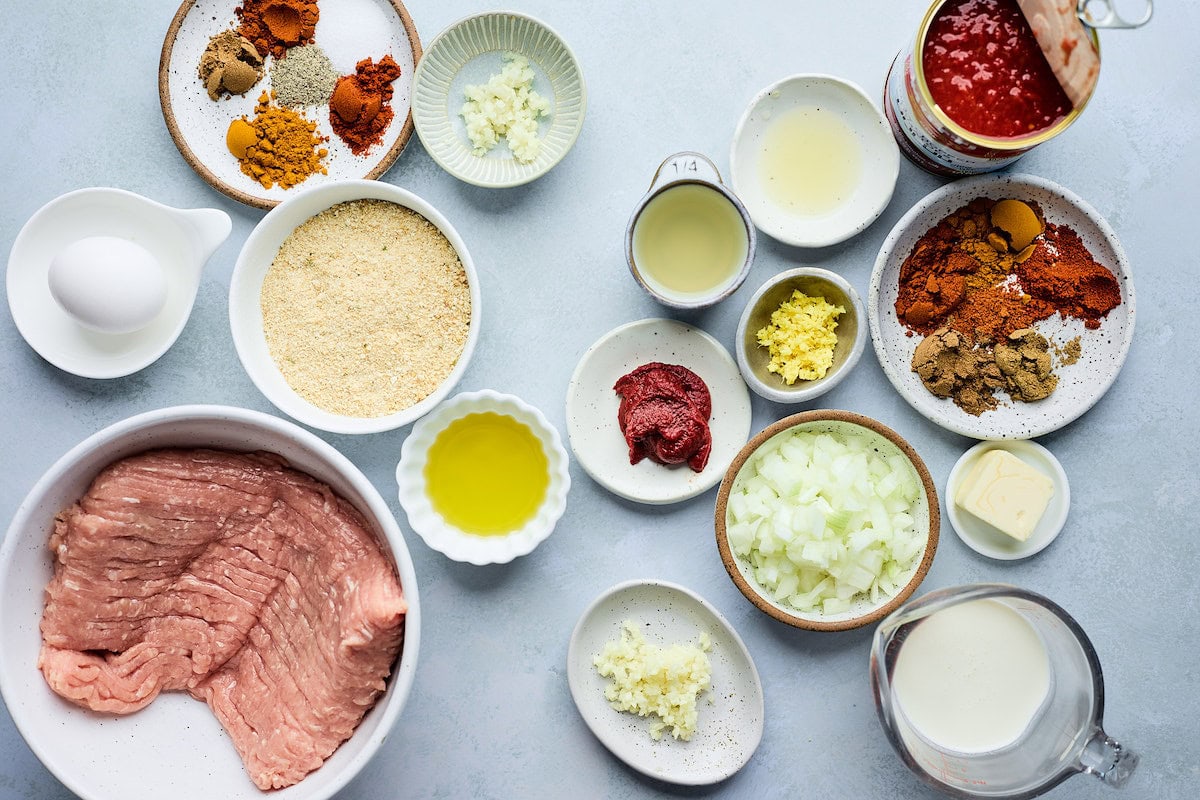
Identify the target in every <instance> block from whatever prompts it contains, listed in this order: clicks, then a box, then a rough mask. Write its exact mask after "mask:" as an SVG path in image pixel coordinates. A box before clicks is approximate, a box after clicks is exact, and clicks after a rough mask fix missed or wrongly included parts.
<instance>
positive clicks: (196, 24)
mask: <svg viewBox="0 0 1200 800" xmlns="http://www.w3.org/2000/svg"><path fill="white" fill-rule="evenodd" d="M240 5H241V3H239V2H237V1H236V0H184V2H183V4H182V5H181V6H180V7H179V10H178V11H177V12H176V13H175V18H174V19H173V20H172V21H171V26H170V28H168V30H167V36H166V39H165V41H164V42H163V49H162V58H161V60H160V61H159V72H158V96H159V101H160V103H161V104H162V110H163V117H164V118H165V119H166V122H167V129H168V130H169V131H170V133H171V138H172V139H174V140H175V145H176V147H178V148H179V152H180V153H181V154H182V155H183V158H184V160H185V161H187V162H188V164H189V165H190V166H191V167H192V169H194V170H196V172H197V174H199V175H200V177H202V178H203V179H204V180H205V181H207V182H208V184H209V185H210V186H212V187H213V188H214V189H216V190H217V191H219V192H222V193H224V194H226V195H228V196H229V197H232V198H233V199H234V200H237V201H239V202H242V203H246V204H247V205H252V206H257V207H258V208H271V207H272V206H274V205H276V204H277V203H280V202H282V201H283V200H286V199H287V198H289V197H291V196H292V195H294V194H296V192H297V191H298V190H300V189H301V188H306V187H310V186H320V185H322V184H326V183H330V182H333V181H336V180H343V179H346V178H378V177H379V176H381V175H383V173H385V172H387V170H388V169H389V168H390V167H391V166H392V164H394V163H395V161H396V159H397V158H398V157H399V156H400V153H401V151H403V150H404V146H405V144H407V143H408V140H409V138H410V137H411V136H412V131H413V123H412V114H411V111H410V106H411V98H412V82H413V72H414V71H415V68H416V63H417V60H418V59H420V57H421V41H420V39H419V38H418V37H417V29H416V26H415V25H413V21H412V18H411V17H409V15H408V11H407V10H406V9H405V8H404V4H403V3H402V2H400V0H338V1H337V2H336V3H322V4H321V6H320V17H319V18H318V20H317V27H316V33H315V34H314V36H313V40H314V42H315V43H316V44H318V45H320V46H321V49H323V50H324V51H325V54H326V55H327V56H329V60H330V62H331V63H332V64H333V68H334V69H335V70H337V72H338V74H339V75H348V74H350V73H352V72H354V66H355V64H357V63H358V62H359V61H361V60H363V59H365V58H371V59H373V60H374V61H375V62H376V63H378V62H379V60H380V59H381V58H383V57H384V56H385V55H390V56H391V57H392V58H393V59H394V60H395V61H396V63H397V64H398V65H399V66H400V77H399V78H397V79H396V80H395V81H394V82H393V83H392V90H393V94H392V99H391V103H390V105H391V107H392V111H393V113H394V114H395V116H394V117H393V118H392V122H391V124H390V125H389V126H388V128H387V130H386V131H385V132H384V135H383V141H382V142H381V143H379V144H377V145H374V146H373V147H372V148H371V149H370V150H368V151H367V152H366V153H364V154H363V155H360V156H356V155H354V153H353V152H352V151H351V150H350V147H349V146H348V145H347V144H346V143H345V142H343V141H342V140H341V138H340V137H339V136H338V135H337V134H336V133H334V132H333V127H332V126H331V125H330V123H329V106H328V105H321V106H311V107H309V108H302V109H297V110H298V111H300V112H301V113H302V114H303V115H304V116H305V117H306V118H307V119H308V120H309V121H310V122H316V123H317V131H316V132H317V133H318V134H320V135H321V136H327V137H329V141H327V142H325V143H324V145H323V146H324V147H325V149H326V150H328V151H329V155H328V156H326V157H325V160H324V164H325V167H326V169H327V171H328V173H329V174H328V175H322V174H319V173H317V174H314V175H310V176H309V177H308V178H307V179H306V180H305V181H304V182H303V183H301V184H299V185H298V186H295V187H293V188H291V189H283V188H281V187H280V186H278V185H275V186H273V187H272V188H270V189H265V188H263V186H262V185H260V184H259V183H258V182H256V181H254V180H251V178H250V177H249V176H248V175H245V174H244V173H243V172H242V170H241V167H240V165H239V162H238V160H237V159H236V158H234V157H233V155H232V154H231V153H230V152H229V148H228V147H226V145H225V134H226V132H227V131H228V129H229V123H230V122H232V121H233V120H234V119H237V118H238V117H241V116H245V117H247V118H248V119H253V118H254V106H255V105H256V104H257V102H258V98H259V96H260V95H261V94H262V93H263V92H264V91H270V89H271V75H270V71H271V66H272V64H273V63H274V60H275V59H274V56H266V54H265V53H264V54H262V55H264V56H266V59H265V61H266V63H265V65H264V66H265V67H266V74H265V75H263V78H262V80H260V81H259V82H258V83H257V84H255V85H254V86H253V87H252V88H251V89H250V90H249V91H248V92H246V94H244V95H241V96H237V95H235V96H233V97H228V98H223V99H221V100H217V101H213V100H210V99H209V98H208V93H207V92H206V91H205V90H204V85H203V83H202V82H201V80H200V77H199V75H198V73H197V67H198V65H199V63H200V57H201V55H202V54H203V53H204V48H205V47H206V46H207V45H208V40H209V39H210V38H211V37H212V36H214V35H216V34H218V33H220V32H221V31H224V30H228V29H230V28H237V26H238V19H237V17H236V16H235V15H234V13H233V12H234V9H235V8H238V7H239V6H240Z"/></svg>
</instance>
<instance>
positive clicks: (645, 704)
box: [593, 620, 712, 741]
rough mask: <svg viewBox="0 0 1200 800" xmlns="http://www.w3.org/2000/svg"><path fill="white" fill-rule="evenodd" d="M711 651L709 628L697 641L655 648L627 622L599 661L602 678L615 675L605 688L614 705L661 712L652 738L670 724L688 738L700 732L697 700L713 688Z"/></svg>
mask: <svg viewBox="0 0 1200 800" xmlns="http://www.w3.org/2000/svg"><path fill="white" fill-rule="evenodd" d="M709 649H711V645H710V643H709V639H708V634H707V633H703V632H702V633H701V634H700V639H699V642H698V643H697V644H694V645H692V644H673V645H671V646H670V647H665V648H664V647H655V646H654V645H652V644H649V643H647V642H646V639H645V637H643V636H642V634H641V632H640V631H639V630H638V629H637V626H636V625H634V623H633V622H632V621H630V620H625V621H624V622H622V623H621V638H620V639H619V640H618V641H612V642H608V643H607V644H605V645H604V650H603V651H602V652H601V653H600V655H598V656H596V658H595V660H594V662H593V663H594V664H595V666H596V669H597V670H598V671H599V672H600V675H601V676H602V677H605V678H612V683H610V684H609V685H608V686H607V687H605V689H604V697H605V698H606V699H607V700H608V702H609V705H611V706H612V707H613V708H615V709H616V710H617V711H629V712H632V713H634V714H637V715H638V716H639V717H646V716H650V715H651V714H653V715H655V716H657V717H658V718H659V719H657V720H654V721H652V722H651V723H650V737H651V738H652V739H654V740H656V741H657V740H659V739H661V738H662V734H663V731H664V730H666V729H667V728H670V729H671V735H672V736H673V737H675V738H676V739H683V740H684V741H688V740H689V739H691V738H692V734H693V733H695V732H696V699H697V698H698V697H699V696H700V693H701V692H704V691H705V690H707V689H709V688H710V687H711V686H712V667H711V665H710V664H709V661H708V656H707V655H706V651H708V650H709Z"/></svg>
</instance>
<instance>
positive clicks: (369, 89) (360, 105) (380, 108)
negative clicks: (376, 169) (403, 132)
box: [329, 55, 400, 156]
mask: <svg viewBox="0 0 1200 800" xmlns="http://www.w3.org/2000/svg"><path fill="white" fill-rule="evenodd" d="M399 77H400V65H399V64H397V63H396V62H395V60H394V59H393V58H392V57H391V56H390V55H389V56H384V57H383V58H381V59H380V60H379V63H378V64H375V63H373V62H372V60H371V59H369V58H365V59H363V60H362V61H360V62H358V64H357V65H356V66H355V68H354V73H353V74H351V75H343V76H342V77H341V78H339V79H338V82H337V85H336V86H335V87H334V88H333V96H332V97H330V98H329V122H330V124H331V125H332V126H333V131H334V133H336V134H337V135H338V136H339V137H341V139H342V141H343V142H345V143H346V144H347V145H348V146H349V147H350V150H351V152H353V153H354V155H356V156H360V155H362V154H364V153H366V152H367V151H368V150H370V149H371V147H372V146H373V145H377V144H379V143H380V142H382V141H383V134H384V132H386V131H387V129H388V125H390V124H391V122H392V116H393V112H392V106H391V104H390V101H391V99H392V93H393V89H392V81H394V80H396V79H397V78H399Z"/></svg>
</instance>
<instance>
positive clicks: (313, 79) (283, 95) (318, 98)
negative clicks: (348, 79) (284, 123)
mask: <svg viewBox="0 0 1200 800" xmlns="http://www.w3.org/2000/svg"><path fill="white" fill-rule="evenodd" d="M337 79H338V73H337V70H335V69H334V68H333V64H332V63H330V61H329V56H327V55H325V51H324V50H322V49H321V46H320V45H317V44H307V45H304V46H303V47H293V48H291V49H289V50H288V51H287V54H286V55H284V57H283V58H281V59H279V60H277V61H275V63H274V65H273V66H272V67H271V88H272V89H274V90H275V99H276V100H278V101H279V102H280V103H282V104H283V105H285V106H291V107H292V108H296V107H299V106H322V105H325V104H327V103H328V102H329V96H330V95H332V94H333V87H334V85H335V84H336V83H337Z"/></svg>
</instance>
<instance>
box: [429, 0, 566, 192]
mask: <svg viewBox="0 0 1200 800" xmlns="http://www.w3.org/2000/svg"><path fill="white" fill-rule="evenodd" d="M506 52H512V53H519V54H520V55H523V56H525V57H526V58H528V59H529V64H530V66H531V67H533V71H534V76H535V77H534V82H533V89H534V91H536V92H537V93H538V94H540V95H542V96H543V97H546V98H547V99H548V100H550V116H549V117H548V118H547V117H542V118H541V120H540V121H539V126H538V137H539V138H540V139H541V141H542V146H541V151H540V152H539V153H538V156H537V158H535V159H534V160H533V161H532V162H530V163H528V164H522V163H520V162H519V161H517V160H516V159H514V158H513V157H512V154H511V153H510V152H509V150H508V147H507V145H506V143H505V141H504V140H503V139H501V141H500V143H499V144H498V145H497V146H496V147H494V148H493V149H492V150H491V151H490V152H488V153H487V155H484V156H476V155H474V154H473V153H472V152H471V142H470V140H469V139H468V138H467V134H466V125H465V123H464V122H463V119H462V117H461V116H459V113H458V112H459V109H460V108H462V105H463V102H464V101H465V99H466V98H465V96H464V92H465V90H466V87H467V86H471V85H476V84H483V83H487V81H488V79H489V78H490V77H491V76H492V75H494V74H496V73H498V72H499V71H500V68H501V66H502V64H503V54H504V53H506ZM586 109H587V89H586V87H585V86H584V83H583V72H582V71H581V70H580V68H579V62H578V61H577V60H576V59H575V54H574V53H572V52H571V48H569V47H567V45H566V43H565V42H564V41H563V40H562V39H561V38H560V37H559V35H558V34H557V33H555V32H554V31H553V30H552V29H551V28H550V26H548V25H546V23H544V22H542V21H540V20H537V19H534V18H533V17H530V16H527V15H525V14H519V13H516V12H513V11H489V12H485V13H482V14H472V15H471V16H469V17H465V18H464V19H460V20H459V21H458V22H455V23H454V24H452V25H450V26H449V27H448V28H446V30H444V31H442V32H441V33H439V34H438V35H437V36H436V37H435V38H434V40H433V41H432V42H431V43H430V45H429V47H428V49H426V51H425V55H424V56H422V58H421V61H420V63H419V64H417V71H416V73H415V74H414V75H413V120H414V122H415V123H416V127H417V135H418V136H419V137H420V138H421V144H423V145H424V146H425V149H426V150H427V151H428V152H429V155H430V156H431V157H432V158H433V160H434V161H436V162H437V163H438V164H439V165H440V166H441V167H442V169H444V170H446V171H447V172H449V173H450V174H451V175H453V176H454V177H456V178H458V179H459V180H462V181H465V182H467V183H471V184H474V185H476V186H483V187H487V188H497V189H498V188H504V187H508V186H520V185H521V184H524V183H529V182H530V181H532V180H535V179H537V178H540V177H541V176H542V175H545V174H546V173H547V172H549V171H550V169H551V168H552V167H554V166H555V165H556V164H558V162H559V161H562V159H563V157H564V156H566V154H567V153H568V152H569V151H570V150H571V148H572V147H573V146H574V145H575V140H576V139H578V138H579V131H580V130H582V128H583V116H584V112H585V111H586Z"/></svg>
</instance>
